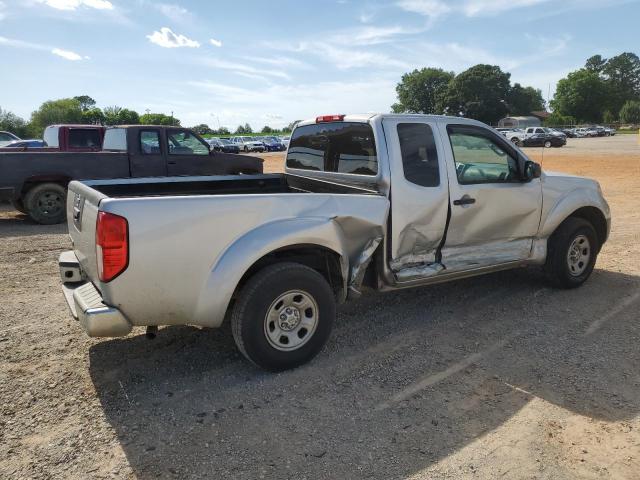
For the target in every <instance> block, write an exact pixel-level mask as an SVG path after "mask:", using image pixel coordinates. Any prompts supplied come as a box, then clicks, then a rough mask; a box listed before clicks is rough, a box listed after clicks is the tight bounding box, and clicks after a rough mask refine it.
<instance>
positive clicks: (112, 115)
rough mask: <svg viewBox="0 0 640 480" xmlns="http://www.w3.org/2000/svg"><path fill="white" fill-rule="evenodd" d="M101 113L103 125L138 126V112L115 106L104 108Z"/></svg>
mask: <svg viewBox="0 0 640 480" xmlns="http://www.w3.org/2000/svg"><path fill="white" fill-rule="evenodd" d="M103 113H104V124H105V125H138V124H139V123H140V115H138V112H135V111H133V110H129V109H128V108H122V107H119V106H117V105H111V106H109V107H105V108H104V110H103Z"/></svg>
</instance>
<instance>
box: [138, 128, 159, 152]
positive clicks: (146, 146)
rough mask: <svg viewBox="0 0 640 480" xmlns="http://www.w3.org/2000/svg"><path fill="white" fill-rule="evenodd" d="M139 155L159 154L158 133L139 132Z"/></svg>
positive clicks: (152, 131)
mask: <svg viewBox="0 0 640 480" xmlns="http://www.w3.org/2000/svg"><path fill="white" fill-rule="evenodd" d="M140 153H142V154H145V155H158V154H160V133H159V132H158V131H157V130H143V131H141V132H140Z"/></svg>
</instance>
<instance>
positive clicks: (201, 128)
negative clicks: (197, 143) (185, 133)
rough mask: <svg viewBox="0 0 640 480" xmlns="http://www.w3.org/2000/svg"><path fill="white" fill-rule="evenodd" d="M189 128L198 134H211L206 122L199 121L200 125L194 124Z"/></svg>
mask: <svg viewBox="0 0 640 480" xmlns="http://www.w3.org/2000/svg"><path fill="white" fill-rule="evenodd" d="M191 130H193V131H194V132H196V133H197V134H198V135H211V134H212V133H214V132H213V130H211V128H209V125H207V124H206V123H201V124H200V125H196V126H195V127H191Z"/></svg>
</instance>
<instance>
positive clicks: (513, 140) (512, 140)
mask: <svg viewBox="0 0 640 480" xmlns="http://www.w3.org/2000/svg"><path fill="white" fill-rule="evenodd" d="M511 142H513V143H514V144H515V145H517V146H518V147H519V146H520V144H521V142H520V139H519V138H517V137H513V138H512V139H511Z"/></svg>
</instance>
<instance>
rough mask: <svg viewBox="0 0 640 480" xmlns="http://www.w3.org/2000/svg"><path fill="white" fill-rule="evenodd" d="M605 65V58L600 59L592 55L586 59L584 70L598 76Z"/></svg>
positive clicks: (598, 56) (600, 57) (599, 56)
mask: <svg viewBox="0 0 640 480" xmlns="http://www.w3.org/2000/svg"><path fill="white" fill-rule="evenodd" d="M606 63H607V60H606V59H605V58H602V55H594V56H592V57H589V58H587V61H586V63H585V65H584V68H586V69H587V70H589V71H590V72H593V73H597V74H600V73H601V72H602V69H603V68H604V66H605V64H606Z"/></svg>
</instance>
